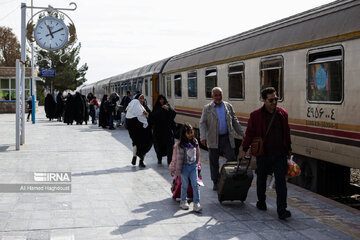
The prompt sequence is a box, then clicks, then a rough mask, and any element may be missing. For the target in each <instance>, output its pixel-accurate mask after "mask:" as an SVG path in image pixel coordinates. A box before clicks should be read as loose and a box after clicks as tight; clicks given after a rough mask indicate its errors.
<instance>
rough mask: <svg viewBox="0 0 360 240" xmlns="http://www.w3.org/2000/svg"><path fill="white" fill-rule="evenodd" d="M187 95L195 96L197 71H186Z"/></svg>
mask: <svg viewBox="0 0 360 240" xmlns="http://www.w3.org/2000/svg"><path fill="white" fill-rule="evenodd" d="M188 97H191V98H196V97H197V72H189V73H188Z"/></svg>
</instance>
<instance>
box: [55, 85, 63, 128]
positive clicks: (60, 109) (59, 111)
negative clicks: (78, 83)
mask: <svg viewBox="0 0 360 240" xmlns="http://www.w3.org/2000/svg"><path fill="white" fill-rule="evenodd" d="M63 113H64V97H63V94H62V92H61V91H59V93H58V95H57V96H56V114H55V115H56V117H57V119H58V122H61V118H62V117H63Z"/></svg>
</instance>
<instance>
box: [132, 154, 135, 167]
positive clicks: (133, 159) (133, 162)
mask: <svg viewBox="0 0 360 240" xmlns="http://www.w3.org/2000/svg"><path fill="white" fill-rule="evenodd" d="M131 164H132V165H134V166H135V165H136V156H133V158H132V160H131Z"/></svg>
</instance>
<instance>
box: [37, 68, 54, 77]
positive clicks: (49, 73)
mask: <svg viewBox="0 0 360 240" xmlns="http://www.w3.org/2000/svg"><path fill="white" fill-rule="evenodd" d="M55 74H56V70H55V69H40V77H55Z"/></svg>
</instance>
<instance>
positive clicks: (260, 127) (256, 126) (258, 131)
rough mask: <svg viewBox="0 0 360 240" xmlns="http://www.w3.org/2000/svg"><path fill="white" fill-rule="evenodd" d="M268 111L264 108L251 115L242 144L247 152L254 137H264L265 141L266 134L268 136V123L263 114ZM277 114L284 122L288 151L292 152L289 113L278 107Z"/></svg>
mask: <svg viewBox="0 0 360 240" xmlns="http://www.w3.org/2000/svg"><path fill="white" fill-rule="evenodd" d="M264 111H266V109H265V106H262V107H261V108H258V109H256V110H255V111H253V112H252V113H251V114H250V118H249V120H248V125H247V128H246V134H245V138H244V141H243V143H242V146H243V150H244V151H245V152H246V151H247V150H248V149H249V147H250V145H251V142H252V140H253V138H254V137H262V138H263V140H264V137H265V134H266V129H267V126H266V121H265V117H264V116H263V114H265V112H264ZM276 114H278V115H279V118H280V119H281V121H282V126H283V130H284V131H283V132H284V139H285V145H286V147H287V148H288V150H290V151H291V139H290V128H289V123H288V113H287V111H286V110H285V109H284V108H282V107H276Z"/></svg>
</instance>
